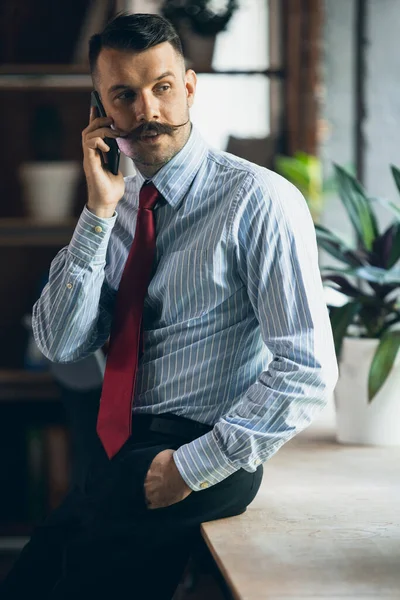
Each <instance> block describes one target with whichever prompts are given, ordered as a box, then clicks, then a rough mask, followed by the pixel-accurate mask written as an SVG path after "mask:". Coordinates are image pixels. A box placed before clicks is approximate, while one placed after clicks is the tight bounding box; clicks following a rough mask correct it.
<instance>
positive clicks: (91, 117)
mask: <svg viewBox="0 0 400 600" xmlns="http://www.w3.org/2000/svg"><path fill="white" fill-rule="evenodd" d="M96 117H97V109H96V107H95V106H91V107H90V112H89V123H92V122H93V121H94V120H95V118H96Z"/></svg>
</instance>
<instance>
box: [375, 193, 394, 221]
mask: <svg viewBox="0 0 400 600" xmlns="http://www.w3.org/2000/svg"><path fill="white" fill-rule="evenodd" d="M370 200H371V201H372V202H378V203H379V204H381V205H382V206H384V207H385V208H386V209H387V210H388V211H390V212H391V213H392V214H393V215H394V216H395V217H396V219H397V220H398V221H400V208H399V207H398V206H397V205H396V204H395V203H394V202H391V200H387V199H386V198H379V197H373V198H370Z"/></svg>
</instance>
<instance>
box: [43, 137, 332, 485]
mask: <svg viewBox="0 0 400 600" xmlns="http://www.w3.org/2000/svg"><path fill="white" fill-rule="evenodd" d="M143 181H144V179H143V177H142V175H140V174H137V175H136V176H133V177H127V178H125V184H126V190H125V195H124V197H123V198H122V199H121V201H120V202H119V203H118V205H117V209H116V213H115V214H114V216H113V217H112V218H110V219H101V218H98V217H96V216H95V215H94V214H93V213H91V212H90V211H89V210H88V209H87V208H86V207H85V208H84V209H83V212H82V214H81V217H80V219H79V222H78V224H77V226H76V229H75V232H74V234H73V237H72V239H71V242H70V244H69V245H68V246H67V247H65V248H63V249H62V250H60V252H59V253H58V254H57V256H56V257H55V258H54V260H53V262H52V264H51V268H50V276H49V282H48V284H47V285H46V287H45V289H44V290H43V292H42V295H41V297H40V299H39V300H38V301H37V302H36V304H35V306H34V308H33V328H34V334H35V339H36V342H37V344H38V346H39V348H40V349H41V351H42V352H43V353H44V354H45V355H46V356H47V357H48V358H49V359H50V360H51V361H54V362H71V361H77V360H79V359H81V358H84V357H86V356H88V355H89V354H90V353H92V352H94V351H95V350H97V349H98V348H100V347H101V346H102V345H103V344H104V343H105V342H106V340H107V338H108V336H109V334H110V326H111V320H112V314H113V307H114V302H115V297H116V292H117V289H118V285H119V281H120V278H121V274H122V270H123V267H124V263H125V261H126V259H127V256H128V252H129V248H130V246H131V243H132V239H133V237H134V232H135V227H136V215H137V209H138V204H139V190H140V187H141V186H142V183H143ZM152 181H153V182H154V184H155V186H156V187H157V189H158V190H159V191H160V193H161V194H162V196H163V199H161V201H159V202H158V204H157V205H156V207H155V209H154V214H155V221H156V232H157V242H156V257H155V262H154V269H153V274H152V279H151V281H150V284H149V288H148V294H147V296H146V299H145V306H144V314H143V324H144V354H143V356H142V358H141V360H140V362H139V366H138V372H137V385H136V392H135V397H134V405H133V412H134V413H152V414H159V413H166V412H172V413H175V414H177V415H181V416H184V417H187V418H189V419H194V420H196V421H200V422H202V423H207V424H209V425H212V426H213V429H212V430H211V431H210V432H209V433H207V434H206V435H203V436H201V437H199V438H198V439H196V440H194V441H192V442H190V443H188V444H185V445H183V446H181V447H180V448H179V449H178V450H177V451H176V452H175V454H174V460H175V463H176V466H177V468H178V469H179V471H180V473H181V475H182V477H183V479H184V480H185V481H186V483H187V484H188V485H189V486H190V488H191V489H192V490H195V491H198V490H201V489H203V488H205V487H207V486H211V485H214V484H216V483H218V482H219V481H221V480H223V479H225V478H226V477H227V476H228V475H230V474H232V473H234V472H235V471H236V470H238V469H239V468H243V469H245V470H246V471H249V472H254V471H255V470H256V468H257V466H258V465H260V464H261V463H263V462H265V461H267V460H268V459H269V458H270V457H271V456H273V455H274V454H275V452H276V451H277V450H278V449H279V448H280V447H281V446H282V445H283V444H284V443H285V442H287V441H288V440H289V439H290V438H292V437H293V436H294V435H295V434H297V433H298V432H299V431H301V430H302V429H304V428H305V427H306V426H308V425H309V424H310V422H311V421H312V419H313V418H314V416H315V415H316V414H317V413H318V412H319V411H320V410H321V409H322V408H323V407H324V406H325V404H326V402H327V400H328V399H329V398H330V396H331V394H332V392H333V389H334V386H335V383H336V380H337V363H336V358H335V352H334V346H333V340H332V330H331V326H330V321H329V316H328V311H327V307H326V303H325V300H324V295H323V288H322V283H321V277H320V272H319V267H318V254H317V246H316V238H315V232H314V225H313V222H312V220H311V217H310V213H309V210H308V207H307V204H306V202H305V200H304V198H303V196H302V195H301V194H300V192H299V191H298V190H297V189H296V188H295V187H294V186H293V185H291V184H290V183H289V182H288V181H286V180H285V179H283V178H282V177H280V176H279V175H277V174H276V173H274V172H272V171H269V170H267V169H265V168H262V167H259V166H257V165H254V164H252V163H249V162H247V161H245V160H243V159H240V158H238V157H236V156H233V155H231V154H227V153H225V152H221V151H218V150H215V149H212V148H210V147H209V146H208V145H207V144H206V143H205V142H204V140H203V139H202V137H201V136H200V134H199V133H198V131H197V130H196V129H195V128H193V129H192V132H191V135H190V137H189V140H188V142H187V143H186V145H185V146H184V147H183V148H182V150H181V151H180V152H179V153H178V154H177V155H176V156H175V157H174V158H173V159H172V160H171V161H170V162H169V163H167V164H166V165H165V166H164V167H163V168H162V169H161V170H160V171H159V172H158V173H157V174H156V175H155V176H154V177H153V178H152ZM55 200H56V199H55ZM134 287H135V282H132V292H134Z"/></svg>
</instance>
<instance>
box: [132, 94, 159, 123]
mask: <svg viewBox="0 0 400 600" xmlns="http://www.w3.org/2000/svg"><path fill="white" fill-rule="evenodd" d="M135 117H136V120H137V121H138V122H148V121H153V120H158V119H159V118H160V114H159V108H158V102H157V99H156V98H155V97H154V95H153V94H150V93H145V92H141V93H139V94H138V95H137V97H136V100H135Z"/></svg>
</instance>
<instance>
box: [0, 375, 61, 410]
mask: <svg viewBox="0 0 400 600" xmlns="http://www.w3.org/2000/svg"><path fill="white" fill-rule="evenodd" d="M59 398H60V392H59V389H58V387H57V385H56V383H55V381H54V378H53V377H52V375H51V373H49V372H48V371H24V370H23V369H0V402H14V401H18V400H25V401H31V400H32V401H37V400H43V401H46V402H49V401H56V400H59Z"/></svg>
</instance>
